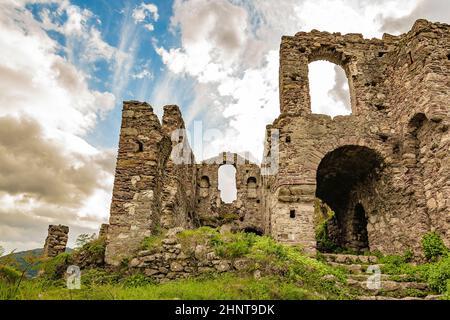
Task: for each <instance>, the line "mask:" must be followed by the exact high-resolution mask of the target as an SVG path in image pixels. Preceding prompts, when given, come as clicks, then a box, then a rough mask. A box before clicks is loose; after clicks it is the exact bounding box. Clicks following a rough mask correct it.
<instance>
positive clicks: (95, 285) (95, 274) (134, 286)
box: [0, 227, 450, 300]
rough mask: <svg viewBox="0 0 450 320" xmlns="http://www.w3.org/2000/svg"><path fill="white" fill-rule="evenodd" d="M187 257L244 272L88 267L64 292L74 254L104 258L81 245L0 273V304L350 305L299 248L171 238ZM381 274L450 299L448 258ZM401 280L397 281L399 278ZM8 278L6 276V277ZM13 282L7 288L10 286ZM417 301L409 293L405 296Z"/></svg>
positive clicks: (259, 239)
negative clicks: (37, 270)
mask: <svg viewBox="0 0 450 320" xmlns="http://www.w3.org/2000/svg"><path fill="white" fill-rule="evenodd" d="M176 237H177V238H178V240H179V242H180V243H181V246H182V248H183V249H184V250H186V251H189V250H190V251H191V252H193V251H195V248H196V247H197V246H198V245H201V246H207V247H208V248H209V250H207V251H210V250H211V249H213V250H214V252H215V254H216V255H217V256H219V257H222V258H223V259H227V260H229V261H230V262H232V263H233V262H234V261H236V260H237V259H241V260H245V261H246V262H247V263H245V266H244V268H242V269H241V270H240V271H235V272H228V273H210V274H208V275H200V276H196V277H192V278H188V279H181V280H175V281H170V282H166V283H160V284H157V283H156V282H155V280H154V279H153V278H150V277H146V276H144V275H142V274H139V273H135V274H129V273H127V272H126V271H127V270H125V269H124V270H121V271H120V270H119V271H115V272H113V271H111V270H107V269H104V268H100V267H95V268H94V267H91V268H90V269H85V270H83V271H82V281H81V282H82V288H81V289H80V290H68V289H67V288H66V286H65V282H64V280H63V279H62V277H61V273H60V271H61V270H62V271H63V272H64V271H65V267H66V265H67V263H68V262H70V261H71V260H72V259H74V257H75V256H76V255H80V254H81V253H80V252H85V253H86V252H87V253H89V254H90V255H92V256H98V255H101V254H102V253H103V250H104V243H101V242H98V243H97V242H95V241H94V242H92V243H88V244H85V245H84V246H83V248H82V249H81V251H80V250H79V252H77V251H75V252H74V253H72V254H66V253H64V254H61V255H59V256H57V257H55V258H52V259H49V260H47V261H45V262H43V263H42V265H41V267H42V268H43V269H44V271H45V272H44V276H41V277H39V278H35V279H23V278H20V281H18V280H17V276H18V273H16V272H14V270H11V269H8V268H6V269H5V268H4V276H3V278H2V277H0V299H52V300H53V299H101V300H103V299H151V300H158V299H187V300H190V299H196V300H197V299H199V300H201V299H250V300H253V299H258V300H264V299H282V300H287V299H353V298H354V297H355V295H356V294H357V292H355V291H354V289H351V288H350V287H349V286H347V285H346V282H347V275H348V274H347V271H345V270H342V269H340V268H334V267H331V266H329V265H327V264H326V263H325V262H324V261H322V259H320V254H319V255H318V259H313V258H311V257H309V256H306V255H305V254H303V252H302V248H301V247H298V246H288V245H283V244H280V243H277V242H276V241H274V240H273V239H272V238H270V237H267V236H257V235H255V234H251V233H224V234H221V233H220V232H219V231H218V230H217V229H213V228H209V227H202V228H199V229H195V230H185V231H183V232H181V233H178V234H177V235H176ZM163 238H164V236H163V235H162V234H161V235H158V236H153V237H149V238H146V239H145V240H144V241H143V243H142V249H147V250H157V249H158V248H159V247H160V245H161V241H162V239H163ZM377 256H378V257H379V263H380V264H383V265H384V266H383V267H382V271H383V273H386V274H390V275H392V276H394V277H395V276H397V277H398V279H401V280H403V281H423V282H427V283H428V284H429V286H430V288H431V289H433V290H435V291H436V292H439V293H442V294H444V295H445V296H446V297H447V298H450V291H449V288H450V257H449V256H447V255H444V256H441V257H437V258H436V259H434V260H433V261H430V262H427V263H425V264H422V265H413V264H412V263H410V260H411V258H412V254H411V253H410V252H406V253H405V254H404V255H397V256H383V255H381V254H377ZM405 274H406V275H407V277H406V278H402V277H400V276H399V275H405ZM7 275H8V276H7ZM11 279H12V280H11ZM422 294H423V293H421V292H419V291H417V292H416V291H414V290H411V292H410V295H411V296H420V295H422Z"/></svg>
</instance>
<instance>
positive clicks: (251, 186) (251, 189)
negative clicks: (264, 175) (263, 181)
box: [247, 177, 257, 198]
mask: <svg viewBox="0 0 450 320" xmlns="http://www.w3.org/2000/svg"><path fill="white" fill-rule="evenodd" d="M256 188H257V184H256V178H255V177H250V178H248V179H247V197H249V198H256V196H257V194H256Z"/></svg>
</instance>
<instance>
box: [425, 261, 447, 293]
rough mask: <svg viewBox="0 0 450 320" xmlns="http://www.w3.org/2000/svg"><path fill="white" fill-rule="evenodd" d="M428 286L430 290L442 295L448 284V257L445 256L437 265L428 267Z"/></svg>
mask: <svg viewBox="0 0 450 320" xmlns="http://www.w3.org/2000/svg"><path fill="white" fill-rule="evenodd" d="M427 276H428V284H429V285H430V288H432V289H434V290H436V291H438V292H439V293H444V292H446V290H447V287H448V285H449V284H450V256H447V257H445V258H443V259H441V260H440V261H438V262H437V263H434V264H431V265H429V267H428V272H427Z"/></svg>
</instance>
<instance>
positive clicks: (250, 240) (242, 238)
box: [211, 232, 256, 258]
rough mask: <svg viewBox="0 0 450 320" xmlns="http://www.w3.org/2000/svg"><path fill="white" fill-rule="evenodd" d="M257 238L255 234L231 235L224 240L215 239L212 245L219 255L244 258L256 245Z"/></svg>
mask: <svg viewBox="0 0 450 320" xmlns="http://www.w3.org/2000/svg"><path fill="white" fill-rule="evenodd" d="M255 238H256V236H255V235H254V234H253V233H242V232H239V233H235V234H232V233H229V234H227V235H226V236H223V237H222V239H220V240H221V241H220V240H219V239H218V238H217V237H214V238H213V239H211V244H212V245H213V247H214V251H215V253H216V254H217V255H219V256H221V257H227V258H237V257H242V256H244V255H246V254H248V253H249V252H250V249H251V247H252V246H253V244H254V243H255Z"/></svg>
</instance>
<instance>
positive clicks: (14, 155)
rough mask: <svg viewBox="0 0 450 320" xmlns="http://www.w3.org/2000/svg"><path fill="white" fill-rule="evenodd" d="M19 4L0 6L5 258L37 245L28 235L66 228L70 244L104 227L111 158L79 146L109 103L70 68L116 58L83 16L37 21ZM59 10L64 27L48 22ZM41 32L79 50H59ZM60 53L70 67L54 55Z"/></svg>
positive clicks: (72, 11)
mask: <svg viewBox="0 0 450 320" xmlns="http://www.w3.org/2000/svg"><path fill="white" fill-rule="evenodd" d="M52 2H53V1H52ZM25 4H26V2H25V1H22V2H7V3H2V4H0V11H1V12H2V15H1V16H0V104H1V105H2V108H1V109H0V121H1V123H2V131H1V133H0V134H1V137H0V149H1V150H2V151H1V154H2V156H1V157H0V161H2V163H3V165H2V168H3V169H2V170H3V171H4V172H3V173H2V174H1V176H2V179H1V183H0V203H2V209H1V213H0V220H2V223H0V234H1V237H0V242H1V245H3V246H6V247H7V248H8V250H11V249H14V248H17V249H19V250H21V249H29V248H30V247H29V246H31V245H33V246H35V245H37V242H36V239H37V238H36V237H34V238H30V235H31V234H33V235H36V234H34V233H33V232H40V233H42V235H41V237H42V241H43V240H44V239H45V233H46V226H48V224H51V223H66V224H68V225H69V226H70V227H71V228H72V232H71V240H70V241H71V242H70V243H71V244H73V240H74V238H75V237H76V235H77V234H76V233H75V232H76V231H77V230H78V231H81V230H83V231H84V232H86V231H87V230H90V232H94V231H95V230H96V229H97V228H98V227H99V224H100V223H101V222H102V221H106V220H107V216H108V211H109V203H110V194H111V189H112V180H113V174H112V170H113V169H112V167H113V165H111V162H113V161H114V154H115V153H114V152H111V151H109V150H100V149H97V148H95V147H94V146H92V145H90V144H89V143H88V142H87V141H86V139H85V135H86V134H87V133H89V132H90V131H91V130H93V129H94V128H95V126H96V124H97V121H98V119H99V118H100V117H102V116H103V115H105V114H106V113H107V112H109V111H110V110H111V109H112V108H113V106H114V105H115V96H114V95H113V94H112V93H110V92H100V91H96V90H93V89H91V88H90V87H89V84H88V77H89V75H88V74H87V73H86V72H85V70H83V68H80V67H79V65H77V64H75V62H74V61H81V60H86V61H88V60H90V61H92V60H95V59H110V58H111V57H112V56H113V55H115V54H116V50H113V49H111V48H112V47H110V46H109V45H107V44H106V43H105V42H104V41H103V40H102V38H101V34H100V33H99V32H98V30H97V29H95V28H92V26H89V25H88V24H87V21H88V20H89V19H90V18H91V17H92V14H91V13H89V12H88V11H86V10H82V9H80V8H77V7H74V6H72V5H70V4H68V3H67V2H60V3H59V4H58V5H59V7H58V10H55V11H54V12H52V14H50V13H49V12H47V13H45V11H43V12H44V13H43V14H42V15H41V16H43V17H45V18H44V19H43V21H37V20H35V19H34V17H33V15H32V14H31V12H30V11H29V10H28V9H27V8H26V7H25ZM65 10H67V11H66V12H67V14H68V20H67V22H65V23H62V22H60V21H59V20H58V19H55V15H57V14H62V12H63V11H64V12H65ZM46 29H47V30H49V29H52V30H55V31H58V32H62V34H64V35H65V36H66V37H67V38H70V39H72V40H74V41H75V40H76V41H78V42H80V43H82V45H81V47H75V46H74V47H73V48H70V46H71V42H70V41H68V42H67V46H68V47H62V46H61V45H60V44H58V43H57V42H56V41H55V40H53V39H51V38H50V37H49V36H48V35H47V33H46ZM86 34H88V35H89V36H86ZM73 43H75V42H72V44H73ZM79 48H82V49H81V50H79V51H76V50H77V49H79ZM61 50H66V51H67V52H69V51H70V52H71V53H72V54H73V55H74V57H73V60H72V59H71V57H70V55H69V58H68V59H66V58H63V57H61V56H60V55H58V52H60V51H61ZM76 52H78V54H77V53H76ZM30 53H32V54H30ZM77 55H78V56H79V55H81V56H83V55H85V56H83V58H82V59H81V60H78V59H76V57H75V56H77ZM8 124H9V128H10V129H8V130H6V125H8ZM5 130H6V131H5ZM5 170H6V171H5ZM11 175H12V176H11ZM18 213H20V214H18ZM30 224H31V226H30ZM33 226H36V231H33V230H34V229H33ZM7 235H10V236H11V238H9V236H7ZM20 239H22V240H23V241H22V242H20ZM27 239H28V240H27ZM42 244H43V242H40V243H39V245H40V246H42Z"/></svg>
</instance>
